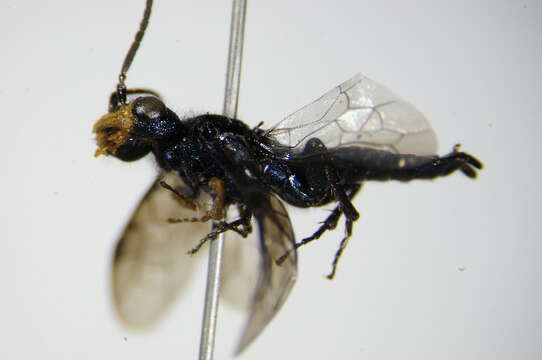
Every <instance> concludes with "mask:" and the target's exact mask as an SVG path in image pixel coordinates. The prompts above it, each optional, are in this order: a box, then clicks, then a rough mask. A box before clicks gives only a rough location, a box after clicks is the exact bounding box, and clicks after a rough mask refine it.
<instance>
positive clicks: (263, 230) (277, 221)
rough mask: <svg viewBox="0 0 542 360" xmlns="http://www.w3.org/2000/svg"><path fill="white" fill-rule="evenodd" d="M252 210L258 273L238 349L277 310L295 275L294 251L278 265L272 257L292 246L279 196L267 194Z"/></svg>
mask: <svg viewBox="0 0 542 360" xmlns="http://www.w3.org/2000/svg"><path fill="white" fill-rule="evenodd" d="M259 209H260V210H262V211H255V214H254V216H255V218H256V223H257V225H258V230H259V243H260V255H261V258H260V274H259V279H258V283H257V285H256V290H255V292H254V295H253V298H252V303H251V307H250V308H251V310H250V315H249V318H248V320H247V323H246V325H245V328H244V330H243V333H242V335H241V340H240V342H239V345H238V347H237V353H240V352H241V351H243V350H244V349H245V348H246V347H247V346H248V345H249V344H250V343H251V342H252V340H254V339H255V338H256V337H257V336H258V335H259V334H260V333H261V331H262V330H263V329H264V328H265V327H266V326H267V324H268V323H269V322H270V321H271V320H272V319H273V317H274V316H275V314H276V313H277V312H278V311H279V310H280V308H281V307H282V305H283V304H284V302H285V301H286V298H287V297H288V295H289V293H290V290H291V289H292V286H293V285H294V283H295V280H296V277H297V254H296V252H295V251H292V252H291V253H290V256H288V258H287V259H286V261H285V262H284V263H282V264H281V265H280V266H278V265H276V263H275V260H276V259H277V258H279V257H280V256H281V255H283V254H284V253H285V252H286V251H287V250H290V249H292V248H293V245H294V240H295V239H294V233H293V229H292V224H291V223H290V219H289V217H288V213H287V212H286V209H285V208H284V205H283V204H282V202H281V201H280V200H278V199H277V198H276V197H274V196H270V197H268V203H267V204H261V206H260V207H259Z"/></svg>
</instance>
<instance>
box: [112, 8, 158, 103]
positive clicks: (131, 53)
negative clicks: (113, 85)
mask: <svg viewBox="0 0 542 360" xmlns="http://www.w3.org/2000/svg"><path fill="white" fill-rule="evenodd" d="M152 2H153V0H147V4H146V5H145V12H144V13H143V19H142V20H141V23H140V24H139V30H138V31H137V33H136V35H135V38H134V41H133V42H132V46H130V50H128V53H127V54H126V57H125V58H124V62H123V63H122V69H121V70H120V74H119V82H118V84H117V97H118V101H119V104H126V84H124V81H125V80H126V73H127V72H128V69H130V65H132V60H134V57H135V54H136V53H137V49H139V45H140V44H141V40H142V39H143V35H145V30H146V29H147V25H149V18H150V17H151V9H152Z"/></svg>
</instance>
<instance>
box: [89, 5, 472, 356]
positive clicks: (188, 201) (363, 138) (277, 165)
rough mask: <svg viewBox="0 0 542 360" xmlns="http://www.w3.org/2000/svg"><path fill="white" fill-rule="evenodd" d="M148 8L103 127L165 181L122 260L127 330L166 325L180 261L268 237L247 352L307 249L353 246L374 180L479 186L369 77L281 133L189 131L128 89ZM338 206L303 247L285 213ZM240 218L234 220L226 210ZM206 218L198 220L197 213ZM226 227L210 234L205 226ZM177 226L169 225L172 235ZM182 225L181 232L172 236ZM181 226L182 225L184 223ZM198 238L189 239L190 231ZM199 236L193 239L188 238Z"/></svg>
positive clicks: (205, 123) (121, 303)
mask: <svg viewBox="0 0 542 360" xmlns="http://www.w3.org/2000/svg"><path fill="white" fill-rule="evenodd" d="M151 6H152V0H147V6H146V9H145V13H144V17H143V20H142V22H141V26H140V29H139V31H138V32H137V35H136V38H135V40H134V42H133V44H132V46H131V48H130V50H129V52H128V54H127V55H126V58H125V61H124V63H123V67H122V70H121V73H120V75H119V82H118V85H117V89H116V91H115V92H114V93H113V94H112V95H111V97H110V102H109V112H108V113H107V114H106V115H104V116H103V117H101V118H100V119H99V120H98V121H97V122H96V123H95V124H94V128H93V132H94V133H95V134H96V142H97V145H98V149H97V150H96V156H98V155H110V156H114V157H116V158H118V159H120V160H122V161H135V160H138V159H140V158H142V157H144V156H145V155H147V154H149V153H152V154H153V155H154V158H155V160H156V162H157V164H158V166H159V167H160V169H161V172H160V174H159V176H158V178H157V180H156V181H155V182H154V184H153V185H152V186H151V188H150V189H149V190H148V192H147V194H146V195H145V196H144V198H143V199H142V201H141V202H140V204H139V206H138V208H137V209H136V211H135V212H134V214H133V215H132V218H131V220H130V221H129V223H128V225H127V226H126V228H125V230H124V232H123V234H122V236H121V238H120V239H119V242H118V245H117V248H116V251H115V255H114V259H113V274H112V277H113V296H114V300H115V305H116V308H117V312H118V313H119V315H120V317H121V319H123V320H124V321H125V322H127V323H129V324H133V325H146V324H149V323H152V322H154V321H156V320H157V319H159V317H160V315H162V314H163V312H164V310H165V308H167V306H168V305H169V304H170V303H171V302H172V301H173V299H174V297H175V293H176V292H178V291H179V288H174V286H182V284H183V283H184V282H185V280H186V279H185V278H184V276H185V274H186V273H187V272H186V271H184V270H183V269H182V268H181V266H184V264H186V263H188V261H185V262H183V261H179V260H178V259H179V257H182V251H183V249H185V248H186V246H187V244H186V243H185V242H183V240H193V239H197V240H199V241H198V242H197V244H196V245H195V246H194V247H193V248H192V249H191V250H189V253H191V254H194V253H196V252H197V251H198V250H199V249H200V248H201V246H202V245H203V244H205V243H206V242H207V241H209V240H212V239H214V238H216V237H217V236H218V235H219V234H221V233H224V232H232V233H236V234H238V235H240V236H243V237H246V236H248V235H249V234H251V233H252V230H253V226H252V224H253V223H254V224H255V225H256V226H255V228H256V229H257V235H258V244H259V254H260V266H259V281H258V284H257V286H256V290H255V292H254V295H253V300H252V305H251V310H250V311H251V313H250V315H249V318H248V321H247V324H246V326H245V329H244V331H243V334H242V336H241V340H240V343H239V345H238V348H237V352H240V351H242V350H243V349H245V348H246V346H248V345H249V344H250V343H251V342H252V341H253V340H254V339H255V338H256V337H257V336H258V335H259V333H260V332H261V331H262V330H263V329H264V328H265V326H266V325H267V324H268V323H269V321H271V319H272V318H273V317H274V316H275V314H276V313H277V312H278V310H279V309H280V307H281V306H282V304H284V302H285V300H286V298H287V296H288V294H289V292H290V290H291V288H292V286H293V284H294V282H295V279H296V274H297V249H298V248H299V247H300V246H302V245H305V244H307V243H309V242H312V241H314V240H316V239H318V238H320V237H321V236H322V235H323V234H324V233H325V232H326V231H328V230H332V229H334V228H335V227H336V226H337V225H338V223H339V220H340V219H341V217H342V216H344V218H345V220H344V223H345V236H344V237H343V239H342V240H341V242H340V245H339V247H338V250H337V251H336V253H335V255H334V258H333V262H332V268H331V272H330V273H329V275H328V276H327V277H328V278H329V279H332V278H333V277H334V276H335V273H336V270H337V265H338V262H339V259H340V257H341V255H342V253H343V251H344V249H345V248H346V245H347V243H348V240H349V238H350V237H351V235H352V232H353V225H354V223H355V222H356V220H357V219H358V217H359V214H358V212H357V210H356V208H355V206H354V205H353V204H352V200H353V199H354V198H355V196H356V194H357V193H358V192H359V191H360V189H361V186H362V184H363V182H365V181H371V180H372V181H387V180H398V181H403V182H406V181H411V180H416V179H434V178H437V177H442V176H447V175H449V174H451V173H454V172H455V171H457V170H459V171H460V172H462V173H463V174H464V175H466V176H467V177H469V178H475V177H476V175H477V170H479V169H482V163H481V162H480V161H479V160H477V159H476V158H475V157H473V156H471V155H469V154H467V153H465V152H461V151H460V150H459V145H456V146H455V147H454V149H453V150H452V151H451V152H450V153H449V154H447V155H444V156H438V155H436V154H437V152H436V150H437V140H436V135H435V133H434V132H433V130H432V129H431V126H430V125H429V122H428V121H427V120H426V118H425V117H424V116H423V115H422V114H421V113H420V112H419V111H418V110H417V109H415V108H414V107H413V106H412V105H410V104H409V103H407V102H406V101H404V100H402V99H400V98H399V97H397V96H396V95H395V94H393V93H392V92H391V91H389V90H388V89H386V88H385V87H384V86H382V85H380V84H379V83H377V82H375V81H373V80H371V79H368V78H366V77H364V76H362V75H360V74H358V75H355V76H354V77H352V78H351V79H349V80H347V81H346V82H344V83H342V84H340V85H339V86H337V87H336V88H334V89H332V90H331V91H329V92H327V93H326V94H324V95H323V96H322V97H320V98H319V99H317V100H315V101H314V102H312V103H311V104H309V105H307V106H305V107H303V108H301V109H300V110H298V111H296V112H294V113H293V114H291V115H289V116H288V117H286V118H285V119H284V120H282V121H280V122H279V123H278V124H276V125H275V126H273V127H271V128H270V129H267V130H265V129H262V128H261V127H260V125H261V124H260V125H259V126H257V127H255V128H250V127H248V126H247V125H246V124H245V123H243V122H242V121H240V120H238V119H234V118H229V117H226V116H222V115H212V114H204V115H199V116H195V117H192V118H186V119H183V120H180V119H179V117H178V116H177V115H176V114H175V113H174V112H173V111H171V110H170V109H169V108H168V107H166V105H165V104H164V103H163V102H162V100H161V98H160V96H159V95H158V94H157V93H155V92H154V91H150V90H146V89H127V88H126V86H125V84H124V82H125V79H126V73H127V71H128V69H129V67H130V64H131V62H132V60H133V57H134V56H135V53H136V52H137V48H138V47H139V44H140V43H141V40H142V38H143V34H144V32H145V29H146V26H147V24H148V22H149V17H150V12H151ZM283 202H286V203H288V204H290V205H292V206H296V207H302V208H309V207H319V206H323V205H328V204H334V205H335V207H334V209H333V210H332V211H331V213H330V214H329V215H328V217H327V218H326V219H325V220H324V221H323V222H322V224H321V226H319V227H318V228H317V230H316V231H315V232H314V233H313V234H312V235H310V236H308V237H306V238H303V239H302V240H300V241H298V242H296V241H295V238H294V231H293V228H292V225H291V222H290V219H289V217H288V213H287V212H286V209H285V207H284V205H283ZM229 206H231V207H234V208H235V209H236V210H237V218H235V220H232V221H226V219H225V216H224V215H225V211H226V209H227V207H229ZM196 211H199V216H195V212H196ZM209 220H214V221H216V224H217V226H215V227H214V228H213V229H212V231H210V232H207V231H206V230H205V229H204V228H203V227H202V226H199V225H200V224H201V223H203V222H207V221H209ZM168 223H169V224H168ZM171 223H173V224H177V225H172V224H171ZM181 223H182V224H181ZM188 227H190V228H188ZM182 234H190V237H191V239H182Z"/></svg>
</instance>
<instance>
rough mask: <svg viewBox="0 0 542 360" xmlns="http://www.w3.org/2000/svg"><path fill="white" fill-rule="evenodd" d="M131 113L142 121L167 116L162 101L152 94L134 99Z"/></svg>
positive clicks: (151, 120) (150, 120)
mask: <svg viewBox="0 0 542 360" xmlns="http://www.w3.org/2000/svg"><path fill="white" fill-rule="evenodd" d="M132 113H133V114H134V115H135V116H136V117H137V118H138V119H139V120H140V121H144V122H149V123H150V122H153V121H156V120H160V119H161V118H164V117H166V116H167V108H166V105H164V103H163V102H162V101H161V100H160V99H158V98H156V97H152V96H148V97H140V98H138V99H136V100H134V104H133V109H132Z"/></svg>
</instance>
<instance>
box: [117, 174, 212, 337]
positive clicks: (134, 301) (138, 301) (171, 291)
mask: <svg viewBox="0 0 542 360" xmlns="http://www.w3.org/2000/svg"><path fill="white" fill-rule="evenodd" d="M162 179H163V180H165V181H166V182H167V183H168V184H169V185H171V186H172V187H174V188H180V187H182V186H183V184H182V182H181V180H180V179H179V177H178V176H177V175H176V174H174V173H171V174H167V175H164V177H163V178H161V179H159V180H162ZM159 180H157V181H155V182H154V184H153V185H152V186H151V187H150V189H149V190H148V192H147V194H146V195H145V197H144V198H143V199H142V200H141V202H140V204H139V206H138V208H137V209H136V210H135V212H134V214H133V215H132V218H131V219H130V221H129V223H128V225H127V226H126V228H125V229H124V231H123V234H122V236H121V237H120V239H119V242H118V244H117V247H116V249H115V253H114V258H113V264H112V291H113V301H114V305H115V309H116V312H117V314H118V315H119V317H120V319H121V320H122V321H123V322H124V323H125V324H126V325H128V326H131V327H145V326H149V325H151V324H153V323H155V322H156V321H157V320H159V318H161V316H162V315H163V314H164V313H165V312H166V310H167V309H168V307H169V305H170V304H171V303H172V302H173V301H174V300H175V299H176V297H177V295H178V294H179V292H180V291H181V290H182V289H183V288H184V285H185V284H186V283H187V280H188V276H189V275H190V274H191V269H192V267H193V265H194V263H195V262H196V261H195V259H194V258H192V257H190V256H187V255H186V251H187V250H188V249H189V248H190V247H191V246H192V245H193V242H194V241H195V240H198V239H200V238H203V237H204V236H205V235H206V234H207V232H208V231H209V229H210V228H209V225H208V224H202V223H182V224H169V223H168V222H167V219H168V218H183V217H192V216H194V212H193V211H191V210H188V209H186V208H183V207H182V206H181V205H180V203H179V202H178V201H177V200H176V199H175V195H174V194H173V193H172V192H171V191H168V190H165V189H163V188H162V187H161V186H160V185H159V184H158V181H159ZM183 234H190V238H189V239H186V238H183Z"/></svg>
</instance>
